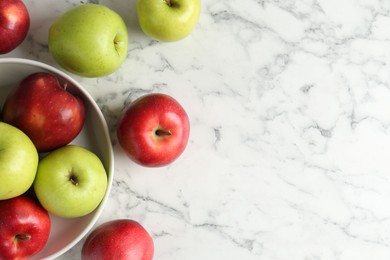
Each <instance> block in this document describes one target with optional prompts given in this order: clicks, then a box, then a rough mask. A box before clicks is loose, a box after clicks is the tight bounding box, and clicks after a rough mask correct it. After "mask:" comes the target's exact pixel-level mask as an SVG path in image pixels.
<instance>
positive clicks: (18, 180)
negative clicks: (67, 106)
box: [0, 122, 39, 200]
mask: <svg viewBox="0 0 390 260" xmlns="http://www.w3.org/2000/svg"><path fill="white" fill-rule="evenodd" d="M38 160H39V156H38V151H37V149H36V148H35V146H34V144H33V142H32V141H31V140H30V138H29V137H28V136H27V135H26V134H25V133H23V132H22V131H21V130H19V129H18V128H16V127H14V126H12V125H9V124H7V123H4V122H0V200H5V199H10V198H14V197H17V196H19V195H21V194H23V193H25V192H26V191H27V190H28V189H29V188H30V187H31V185H32V184H33V181H34V178H35V174H36V172H37V167H38Z"/></svg>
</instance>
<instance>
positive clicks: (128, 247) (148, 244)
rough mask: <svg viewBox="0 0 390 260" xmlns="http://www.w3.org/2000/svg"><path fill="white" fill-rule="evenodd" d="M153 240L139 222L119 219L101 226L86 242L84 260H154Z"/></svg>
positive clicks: (82, 252) (82, 253) (83, 250)
mask: <svg viewBox="0 0 390 260" xmlns="http://www.w3.org/2000/svg"><path fill="white" fill-rule="evenodd" d="M153 254H154V244H153V239H152V237H151V236H150V235H149V233H148V232H147V231H146V230H145V228H144V227H143V226H142V225H141V224H139V223H138V222H137V221H134V220H130V219H117V220H112V221H109V222H106V223H103V224H101V225H100V226H98V227H97V228H96V229H95V230H93V231H92V233H90V234H89V235H88V237H87V239H86V240H85V242H84V245H83V248H82V251H81V259H82V260H99V259H102V260H103V259H107V260H111V259H115V260H128V259H131V260H152V259H153Z"/></svg>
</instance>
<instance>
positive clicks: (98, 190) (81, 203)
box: [34, 145, 107, 218]
mask: <svg viewBox="0 0 390 260" xmlns="http://www.w3.org/2000/svg"><path fill="white" fill-rule="evenodd" d="M106 190H107V174H106V170H105V168H104V166H103V164H102V162H101V160H100V159H99V157H98V156H97V155H96V154H94V153H93V152H91V151H89V150H87V149H86V148H83V147H81V146H77V145H67V146H63V147H61V148H58V149H56V150H54V151H52V152H50V153H49V154H48V155H46V156H45V157H44V158H43V159H41V161H40V162H39V164H38V171H37V174H36V177H35V181H34V191H35V194H36V195H37V198H38V200H39V202H40V203H41V205H42V206H43V207H44V208H45V209H46V210H47V211H49V212H51V213H53V214H55V215H57V216H60V217H64V218H73V217H81V216H84V215H87V214H89V213H91V212H92V211H93V210H94V209H96V208H97V206H98V205H99V204H100V202H101V201H102V199H103V197H104V195H105V193H106Z"/></svg>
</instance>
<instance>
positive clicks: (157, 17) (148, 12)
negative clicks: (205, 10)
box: [137, 0, 200, 42]
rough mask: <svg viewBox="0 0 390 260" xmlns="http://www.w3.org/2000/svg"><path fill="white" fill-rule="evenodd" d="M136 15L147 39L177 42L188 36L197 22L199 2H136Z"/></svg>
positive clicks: (165, 0)
mask: <svg viewBox="0 0 390 260" xmlns="http://www.w3.org/2000/svg"><path fill="white" fill-rule="evenodd" d="M137 15H138V21H139V24H140V26H141V29H142V30H143V31H144V33H145V34H146V35H148V36H149V37H151V38H153V39H156V40H159V41H164V42H172V41H178V40H181V39H183V38H185V37H186V36H188V35H189V34H190V33H191V32H192V30H193V29H194V27H195V25H196V23H197V22H198V19H199V15H200V0H137Z"/></svg>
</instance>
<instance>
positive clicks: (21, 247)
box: [0, 195, 51, 259]
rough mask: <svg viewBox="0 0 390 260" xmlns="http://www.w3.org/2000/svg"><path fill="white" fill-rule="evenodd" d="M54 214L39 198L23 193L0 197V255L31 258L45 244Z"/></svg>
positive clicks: (11, 257)
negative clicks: (39, 202) (15, 195)
mask: <svg viewBox="0 0 390 260" xmlns="http://www.w3.org/2000/svg"><path fill="white" fill-rule="evenodd" d="M50 226H51V223H50V217H49V214H48V213H47V211H46V210H44V209H43V208H42V207H41V206H40V205H39V204H38V203H37V202H36V201H35V200H33V199H31V198H29V197H27V196H25V195H21V196H18V197H15V198H12V199H8V200H0V259H27V258H28V257H30V256H32V255H34V254H36V253H38V252H39V251H41V250H42V248H43V247H44V246H45V244H46V242H47V240H48V238H49V234H50Z"/></svg>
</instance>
